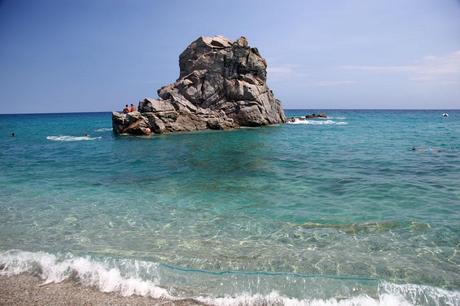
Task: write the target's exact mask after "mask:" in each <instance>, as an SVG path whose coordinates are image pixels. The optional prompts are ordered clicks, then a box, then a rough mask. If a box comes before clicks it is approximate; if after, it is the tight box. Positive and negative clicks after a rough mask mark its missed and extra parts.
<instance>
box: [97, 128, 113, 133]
mask: <svg viewBox="0 0 460 306" xmlns="http://www.w3.org/2000/svg"><path fill="white" fill-rule="evenodd" d="M112 130H113V129H112V128H100V129H95V130H94V131H95V132H109V131H112Z"/></svg>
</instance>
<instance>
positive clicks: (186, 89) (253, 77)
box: [112, 36, 286, 135]
mask: <svg viewBox="0 0 460 306" xmlns="http://www.w3.org/2000/svg"><path fill="white" fill-rule="evenodd" d="M179 67H180V75H179V79H177V81H176V82H175V83H172V84H169V85H166V86H163V87H162V88H160V89H159V90H158V96H159V98H158V99H153V98H145V99H143V100H142V101H140V102H139V107H138V111H136V112H131V113H127V114H124V113H118V112H114V113H113V114H112V122H113V129H114V131H115V132H116V133H119V134H122V133H127V134H135V135H144V134H149V133H151V132H153V133H158V134H161V133H170V132H180V131H194V130H204V129H216V130H224V129H231V128H238V127H241V126H262V125H269V124H278V123H284V122H285V121H286V118H285V116H284V112H283V109H282V107H281V103H280V101H279V100H277V99H276V98H275V97H274V95H273V92H272V91H271V90H270V89H269V88H268V86H267V83H266V81H267V63H266V61H265V59H264V58H262V57H261V55H260V53H259V51H258V50H257V48H251V47H250V46H249V45H248V41H247V40H246V38H245V37H240V38H239V39H238V40H236V41H231V40H229V39H227V38H225V37H223V36H214V37H204V36H202V37H200V38H198V39H197V40H195V41H194V42H192V43H191V44H190V45H189V46H188V47H187V48H186V49H185V51H184V52H182V54H181V55H180V56H179Z"/></svg>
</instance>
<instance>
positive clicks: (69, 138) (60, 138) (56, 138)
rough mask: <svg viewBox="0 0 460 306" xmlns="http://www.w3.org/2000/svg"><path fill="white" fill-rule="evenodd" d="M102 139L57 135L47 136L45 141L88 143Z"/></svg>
mask: <svg viewBox="0 0 460 306" xmlns="http://www.w3.org/2000/svg"><path fill="white" fill-rule="evenodd" d="M101 138H102V137H91V136H69V135H59V136H47V137H46V139H48V140H51V141H88V140H96V139H101Z"/></svg>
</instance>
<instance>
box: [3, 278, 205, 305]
mask: <svg viewBox="0 0 460 306" xmlns="http://www.w3.org/2000/svg"><path fill="white" fill-rule="evenodd" d="M42 283H43V282H42V281H41V280H40V279H39V278H38V277H36V276H32V275H29V274H21V275H16V276H11V277H6V276H1V277H0V305H167V306H172V305H174V306H176V305H180V306H185V305H204V304H202V303H200V302H197V301H195V300H192V299H185V300H179V301H169V300H160V299H153V298H149V297H141V296H129V297H123V296H121V295H119V294H117V293H104V292H100V291H97V290H96V289H94V288H91V287H84V286H81V285H78V284H76V283H73V282H70V281H64V282H62V283H59V284H54V283H53V284H48V285H41V284H42Z"/></svg>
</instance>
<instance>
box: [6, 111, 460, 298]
mask: <svg viewBox="0 0 460 306" xmlns="http://www.w3.org/2000/svg"><path fill="white" fill-rule="evenodd" d="M304 112H305V111H298V112H296V111H292V112H291V114H301V113H304ZM438 113H439V112H436V111H414V112H408V111H334V112H333V114H332V117H340V118H343V119H333V118H331V119H328V120H332V121H337V122H339V121H346V122H347V123H348V124H346V125H336V124H322V125H319V124H318V125H284V126H274V127H266V128H259V129H242V130H237V131H226V132H199V133H189V134H181V135H169V136H155V137H152V138H148V139H143V138H136V137H114V136H113V135H112V132H111V129H109V128H107V126H109V125H110V114H105V113H101V114H66V115H23V116H0V131H1V133H2V136H0V148H1V150H0V158H1V163H0V186H2V187H1V190H2V192H1V194H0V249H2V250H5V251H6V250H10V249H18V248H19V249H22V250H26V251H34V252H38V251H45V252H49V253H52V254H57V253H66V252H71V253H72V254H74V255H75V256H86V255H93V256H103V257H104V258H112V257H113V258H130V259H133V260H136V259H140V260H146V261H150V262H158V263H161V264H163V265H171V266H174V267H182V268H187V269H195V270H203V271H215V272H218V271H242V272H244V271H252V272H260V273H262V272H263V273H269V272H270V273H280V272H282V273H300V274H302V275H318V276H321V275H332V276H337V277H340V276H353V277H358V278H359V277H361V278H371V279H373V280H378V281H387V282H396V283H414V284H419V285H427V286H435V287H443V288H447V289H449V290H459V288H460V281H459V280H460V268H459V266H460V258H459V254H458V251H459V250H458V249H459V246H460V214H459V211H460V188H459V186H460V184H459V183H460V113H459V112H457V111H456V112H451V114H450V117H449V118H448V119H443V118H440V117H439V114H438ZM10 131H15V132H16V134H17V137H15V138H14V139H13V138H11V137H10V136H9V134H10ZM85 133H89V134H91V136H88V137H89V138H91V139H93V138H94V139H95V140H94V141H77V140H75V139H77V138H78V137H80V138H81V137H82V136H81V135H84V134H85ZM53 135H54V136H55V135H60V136H59V137H62V136H65V137H64V138H59V139H61V140H63V141H59V139H58V138H53V139H50V138H49V137H52V136H53ZM47 137H48V139H47ZM69 137H74V138H69ZM75 137H77V138H75ZM99 137H100V138H99ZM80 138H78V139H80ZM83 138H84V136H83ZM66 139H72V140H74V141H64V140H66ZM412 147H415V150H412ZM165 273H166V272H165ZM166 275H168V273H166ZM169 277H170V278H171V282H170V283H172V282H173V281H178V279H181V278H180V277H179V278H178V276H177V275H176V274H174V277H173V276H169ZM164 279H167V277H166V276H165V278H164ZM189 281H190V280H189ZM190 282H191V283H193V284H194V285H192V286H198V287H199V285H198V284H196V283H194V281H190ZM226 282H230V283H231V281H228V280H226ZM282 282H283V281H278V280H276V281H275V280H270V281H267V283H269V284H272V289H273V288H275V289H276V288H279V286H281V285H280V283H282ZM334 284H335V283H334ZM188 285H191V284H188ZM229 286H230V285H229ZM266 286H268V287H270V286H269V285H266ZM331 286H332V287H334V286H335V285H331ZM344 286H345V287H346V288H351V287H347V285H344ZM350 286H351V285H350ZM363 286H364V285H363ZM372 286H374V287H373V288H376V287H375V286H376V285H375V283H373V285H372ZM224 287H225V288H227V289H228V288H230V287H228V286H224ZM237 287H238V286H237ZM358 287H359V286H358ZM365 287H366V286H364V287H363V288H365ZM219 288H220V287H219ZM238 288H239V289H238ZM238 288H236V287H235V288H234V289H232V290H236V291H237V290H240V289H241V288H240V287H238ZM336 289H337V288H336ZM175 290H179V291H180V290H182V289H180V288H176V289H175ZM222 290H223V289H222V288H221V289H219V290H217V289H216V291H215V292H214V294H215V295H216V296H218V295H219V294H224V293H225V292H224V291H225V290H224V291H222ZM229 290H230V289H229ZM299 290H300V289H299ZM340 290H341V289H340ZM340 290H339V289H337V292H336V293H337V294H339V293H340V292H341V291H340ZM363 290H364V289H363ZM366 290H367V289H366ZM366 290H364V291H363V292H368V291H366ZM198 291H199V290H198ZM230 291H231V290H230ZM230 291H229V292H227V293H229V294H230ZM236 291H231V293H232V294H235V292H236ZM332 291H333V290H332ZM358 291H359V290H358ZM257 292H258V291H257V290H255V291H254V292H253V293H254V294H255V293H257ZM266 293H267V294H268V292H264V294H266ZM310 293H311V292H310ZM323 293H324V292H323ZM342 293H343V292H342ZM342 293H340V294H342ZM206 294H211V295H212V294H213V293H212V290H211V289H209V291H208V292H206ZM285 294H287V295H288V296H293V297H302V298H304V297H305V296H304V295H303V294H301V293H299V292H293V291H285ZM304 294H305V292H304ZM311 294H313V293H311ZM317 294H318V293H317ZM329 296H334V293H332V292H329ZM322 297H324V298H326V297H327V296H326V295H322Z"/></svg>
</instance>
